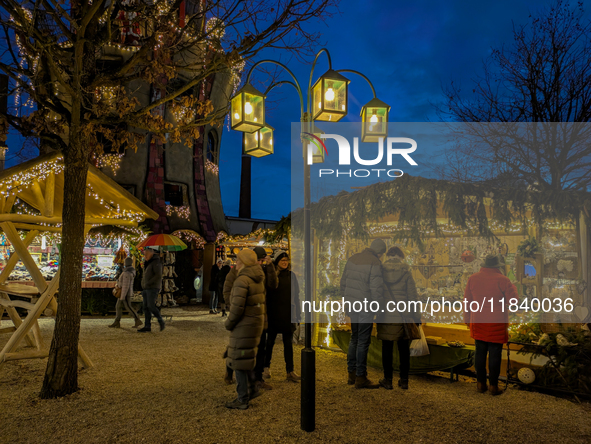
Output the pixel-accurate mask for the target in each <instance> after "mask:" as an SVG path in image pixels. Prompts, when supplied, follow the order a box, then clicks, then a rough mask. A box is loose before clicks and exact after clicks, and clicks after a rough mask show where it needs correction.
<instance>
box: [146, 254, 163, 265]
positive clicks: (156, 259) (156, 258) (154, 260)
mask: <svg viewBox="0 0 591 444" xmlns="http://www.w3.org/2000/svg"><path fill="white" fill-rule="evenodd" d="M158 263H160V256H158V255H157V254H155V255H154V256H152V259H150V260H149V261H146V262H144V268H148V266H150V265H151V264H158Z"/></svg>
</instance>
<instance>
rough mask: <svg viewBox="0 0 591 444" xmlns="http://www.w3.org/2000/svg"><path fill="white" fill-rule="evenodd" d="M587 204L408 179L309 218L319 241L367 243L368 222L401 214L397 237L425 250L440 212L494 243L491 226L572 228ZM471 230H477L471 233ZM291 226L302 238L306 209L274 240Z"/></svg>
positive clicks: (568, 196)
mask: <svg viewBox="0 0 591 444" xmlns="http://www.w3.org/2000/svg"><path fill="white" fill-rule="evenodd" d="M589 202H591V194H590V193H587V192H582V191H545V192H537V191H531V190H527V189H524V188H491V187H490V186H484V185H481V184H465V183H454V182H449V181H444V180H437V179H426V178H423V177H413V176H409V175H405V176H402V177H399V178H397V179H395V180H392V181H389V182H380V183H376V184H374V185H371V186H368V187H365V188H362V189H360V190H357V191H354V192H351V193H349V192H346V191H341V192H340V193H339V194H337V195H335V196H327V197H324V198H322V199H320V201H318V202H316V203H313V204H312V205H311V210H310V213H311V214H310V216H311V226H312V228H313V229H314V231H315V234H316V236H319V237H320V238H324V239H333V240H337V241H338V240H340V239H341V238H342V237H343V235H344V234H345V233H347V236H348V237H352V238H357V239H360V240H367V238H368V237H369V231H368V227H367V222H377V221H378V220H379V219H380V218H383V217H385V216H387V215H391V214H398V217H399V219H398V225H397V230H396V232H394V233H393V237H394V238H395V239H401V240H402V239H409V240H411V241H413V242H416V243H417V245H418V246H419V247H421V246H422V245H423V242H422V240H423V239H425V238H427V237H430V236H432V235H435V236H436V237H439V236H441V232H440V228H439V226H438V225H437V209H438V208H442V209H443V211H444V212H445V213H446V214H447V217H448V219H449V223H450V225H452V226H454V227H455V228H457V229H460V230H467V231H468V233H467V235H469V236H471V235H477V236H481V237H486V238H490V237H494V233H493V232H492V230H491V229H490V226H489V223H490V222H491V221H494V222H496V223H498V224H500V225H501V226H504V227H506V228H507V227H508V226H509V225H510V224H511V223H516V222H521V223H522V224H523V226H524V228H525V221H526V217H528V216H529V217H531V219H532V220H533V222H534V223H536V224H540V223H542V222H543V221H545V220H556V221H560V222H571V223H574V221H575V220H576V219H577V218H578V217H579V212H580V210H581V208H583V207H584V205H585V204H588V203H589ZM487 206H488V210H489V211H488V212H489V214H487V208H486V207H487ZM528 212H529V214H528ZM590 222H591V221H590ZM470 225H471V226H473V227H475V229H470ZM290 226H291V229H292V230H293V235H295V236H298V237H299V236H301V235H302V233H303V228H304V211H303V209H301V208H300V209H298V210H296V211H295V212H292V213H291V214H290V215H289V216H287V217H286V218H282V219H281V221H280V222H279V223H278V224H277V226H276V230H277V231H276V233H275V234H276V235H277V236H285V235H286V234H287V227H290ZM430 231H432V232H433V233H430ZM524 232H525V230H524Z"/></svg>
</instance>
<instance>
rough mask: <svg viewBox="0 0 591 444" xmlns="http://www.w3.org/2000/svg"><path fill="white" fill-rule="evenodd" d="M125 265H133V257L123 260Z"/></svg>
mask: <svg viewBox="0 0 591 444" xmlns="http://www.w3.org/2000/svg"><path fill="white" fill-rule="evenodd" d="M123 265H125V266H126V267H131V266H132V265H133V259H132V258H130V257H126V258H125V261H123Z"/></svg>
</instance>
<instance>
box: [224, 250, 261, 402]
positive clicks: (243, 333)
mask: <svg viewBox="0 0 591 444" xmlns="http://www.w3.org/2000/svg"><path fill="white" fill-rule="evenodd" d="M235 268H236V270H237V276H236V279H235V280H234V283H233V284H232V292H231V298H230V300H231V302H230V310H229V313H228V317H227V319H226V323H225V327H226V330H229V331H230V332H231V333H230V342H229V345H228V349H227V366H228V367H229V368H231V369H232V370H234V371H235V372H236V382H237V384H236V392H237V394H238V396H237V398H236V399H234V400H233V401H228V402H227V403H226V407H227V408H229V409H241V410H245V409H247V408H248V403H249V400H251V399H254V398H256V397H257V396H259V395H260V394H261V392H260V390H259V388H258V387H257V384H256V381H255V377H254V373H253V370H254V367H255V362H256V355H257V345H258V343H259V339H260V337H261V333H262V332H263V324H264V321H265V316H264V299H265V295H264V291H265V287H264V274H263V270H262V269H261V267H260V265H259V264H258V263H257V257H256V254H255V253H254V252H253V251H252V250H248V249H244V250H242V251H240V252H239V253H238V258H237V260H236V267H235Z"/></svg>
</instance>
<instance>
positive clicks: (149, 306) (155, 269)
mask: <svg viewBox="0 0 591 444" xmlns="http://www.w3.org/2000/svg"><path fill="white" fill-rule="evenodd" d="M144 259H145V261H144V274H143V276H142V289H143V291H142V297H143V299H144V313H145V315H146V322H145V323H144V328H140V329H139V330H138V333H145V332H147V331H152V315H154V316H155V317H156V319H158V324H160V331H162V330H164V328H165V327H166V326H165V325H164V319H162V316H161V315H160V310H158V307H156V298H157V297H158V293H160V289H161V288H162V262H160V255H159V254H156V252H155V251H154V250H152V249H151V248H149V247H148V248H145V249H144Z"/></svg>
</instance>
